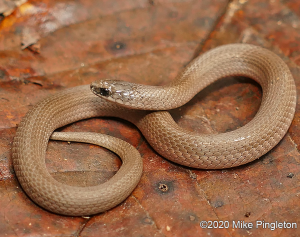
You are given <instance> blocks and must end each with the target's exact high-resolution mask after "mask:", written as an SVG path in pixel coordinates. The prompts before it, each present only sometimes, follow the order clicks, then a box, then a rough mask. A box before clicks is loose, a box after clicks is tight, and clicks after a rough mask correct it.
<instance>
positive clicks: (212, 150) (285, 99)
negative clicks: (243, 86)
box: [12, 44, 296, 216]
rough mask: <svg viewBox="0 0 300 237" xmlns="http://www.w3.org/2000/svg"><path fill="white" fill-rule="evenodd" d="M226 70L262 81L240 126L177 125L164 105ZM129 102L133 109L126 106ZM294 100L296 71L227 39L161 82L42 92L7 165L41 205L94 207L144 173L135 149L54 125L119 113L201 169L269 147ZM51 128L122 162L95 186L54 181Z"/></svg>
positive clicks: (77, 211) (114, 200)
mask: <svg viewBox="0 0 300 237" xmlns="http://www.w3.org/2000/svg"><path fill="white" fill-rule="evenodd" d="M227 76H245V77H249V78H252V79H254V80H255V81H257V82H258V83H259V84H260V85H261V87H262V90H263V97H262V102H261V106H260V108H259V110H258V112H257V114H256V115H255V117H254V118H253V119H252V120H251V121H250V122H249V123H247V124H246V125H245V126H243V127H241V128H238V129H236V130H234V131H231V132H227V133H221V134H213V135H203V134H196V133H194V132H189V131H186V130H184V129H183V128H180V127H179V126H178V125H177V124H176V123H175V122H174V120H173V119H172V117H171V115H170V114H169V113H168V112H167V111H164V110H168V109H171V108H176V107H179V106H181V105H183V104H185V103H186V102H188V101H189V100H190V99H191V98H192V97H193V96H194V95H195V94H197V93H198V92H199V91H201V89H203V88H205V87H206V86H208V85H209V84H211V83H213V82H214V81H216V80H218V79H220V78H223V77H227ZM90 88H91V89H92V91H93V92H94V93H95V94H97V95H99V97H98V96H95V94H94V93H92V92H91V90H90ZM100 97H103V98H104V99H103V98H100ZM130 106H134V107H135V108H137V109H132V108H126V107H130ZM295 106H296V88H295V83H294V79H293V77H292V75H291V73H290V70H289V68H288V66H287V65H286V64H285V63H284V62H283V60H282V59H281V58H280V57H278V56H277V55H275V54H274V53H272V52H270V51H268V50H266V49H263V48H260V47H257V46H253V45H248V44H231V45H225V46H221V47H217V48H215V49H213V50H211V51H208V52H206V53H204V54H203V55H201V56H200V57H198V58H196V59H194V60H193V61H192V62H191V63H190V64H189V65H188V66H187V67H186V68H185V69H184V71H183V72H182V73H180V74H179V75H178V76H177V78H176V79H175V80H174V81H173V82H172V83H170V84H169V85H166V86H162V87H156V86H144V85H136V84H132V83H128V82H122V81H111V80H104V81H97V82H94V83H92V84H91V86H90V85H85V86H78V87H74V88H71V89H66V90H64V91H62V92H59V93H58V94H55V95H53V96H50V97H48V98H46V99H44V100H42V101H41V102H39V103H38V104H37V105H35V106H34V107H33V108H32V109H31V110H30V111H29V112H28V113H27V114H26V116H25V117H24V119H23V120H22V122H21V123H20V125H19V127H18V130H17V133H16V136H15V139H14V143H13V153H12V157H13V165H14V169H15V173H16V175H17V177H18V180H19V182H20V183H21V185H22V187H23V189H24V190H25V192H26V193H27V194H28V196H30V197H31V198H32V199H33V200H34V201H35V202H36V203H37V204H39V205H40V206H42V207H44V208H46V209H47V210H50V211H52V212H55V213H59V214H64V215H72V216H80V215H91V214H96V213H99V212H103V211H105V210H108V209H110V208H112V207H114V206H116V205H117V204H119V203H120V202H122V201H123V200H124V199H125V198H126V197H128V196H129V195H130V193H131V192H132V191H133V189H134V188H135V187H136V185H137V184H138V182H139V179H140V177H141V174H142V166H143V165H142V160H141V157H140V155H139V153H138V152H137V150H135V149H134V148H133V147H132V146H131V145H129V144H128V143H126V142H124V141H121V140H119V139H115V138H111V137H109V136H106V135H100V134H95V133H57V132H55V133H53V131H54V130H55V129H57V128H59V127H62V126H64V125H67V124H69V123H73V122H76V121H78V120H82V119H87V118H91V117H98V116H113V117H119V118H122V119H126V120H128V121H130V122H132V123H134V124H135V125H136V126H137V127H138V129H139V130H140V131H141V132H142V134H143V135H144V137H145V138H146V139H147V141H148V142H149V143H150V145H151V146H152V147H153V148H154V149H155V150H156V151H157V152H158V153H159V154H160V155H162V156H163V157H165V158H167V159H169V160H171V161H173V162H176V163H178V164H181V165H184V166H189V167H195V168H200V169H224V168H230V167H235V166H239V165H242V164H245V163H248V162H250V161H253V160H255V159H258V158H259V157H261V156H262V155H264V154H265V153H267V152H268V151H269V150H270V149H272V148H273V147H274V146H275V145H276V144H277V143H278V142H279V141H280V140H281V139H282V137H283V136H284V135H285V133H286V132H287V130H288V128H289V126H290V124H291V122H292V119H293V116H294V113H295ZM147 110H159V111H156V112H152V111H147ZM52 133H53V135H52V137H51V139H56V140H65V141H79V142H88V143H95V144H99V145H101V146H104V147H106V148H108V149H110V150H112V151H114V152H115V153H117V154H118V155H119V156H120V157H121V159H122V161H123V164H122V166H121V168H120V170H119V171H118V172H117V174H116V175H115V176H114V177H113V178H112V179H110V180H109V181H107V182H105V183H104V184H101V185H98V186H92V187H71V186H68V185H66V184H63V183H59V182H58V181H56V180H55V179H54V178H53V177H52V176H51V175H50V174H49V172H48V171H47V168H46V165H45V154H46V149H47V144H48V140H49V138H50V136H51V134H52ZM99 139H102V141H101V142H99V141H98V140H99Z"/></svg>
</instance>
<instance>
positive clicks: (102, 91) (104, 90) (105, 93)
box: [100, 88, 110, 97]
mask: <svg viewBox="0 0 300 237" xmlns="http://www.w3.org/2000/svg"><path fill="white" fill-rule="evenodd" d="M109 94H110V91H109V89H107V88H100V95H102V96H105V97H107V96H109Z"/></svg>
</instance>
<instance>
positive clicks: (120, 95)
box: [91, 80, 137, 105]
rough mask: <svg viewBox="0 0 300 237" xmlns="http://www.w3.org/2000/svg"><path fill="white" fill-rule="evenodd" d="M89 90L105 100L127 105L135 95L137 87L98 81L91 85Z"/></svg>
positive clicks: (129, 84)
mask: <svg viewBox="0 0 300 237" xmlns="http://www.w3.org/2000/svg"><path fill="white" fill-rule="evenodd" d="M91 90H92V92H93V93H94V94H95V95H97V96H99V97H101V98H104V99H106V100H109V101H113V102H116V103H118V104H124V105H129V104H130V102H131V101H132V100H133V99H134V97H135V94H136V93H137V85H136V84H134V83H130V82H125V81H118V80H99V81H95V82H93V83H92V84H91Z"/></svg>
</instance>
